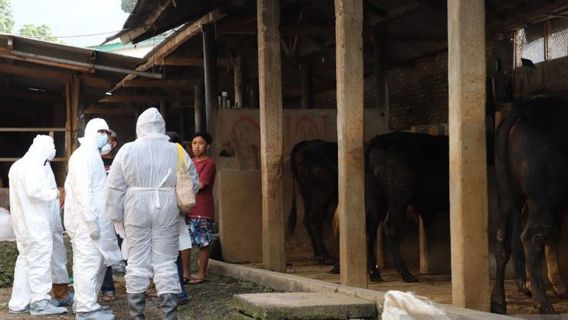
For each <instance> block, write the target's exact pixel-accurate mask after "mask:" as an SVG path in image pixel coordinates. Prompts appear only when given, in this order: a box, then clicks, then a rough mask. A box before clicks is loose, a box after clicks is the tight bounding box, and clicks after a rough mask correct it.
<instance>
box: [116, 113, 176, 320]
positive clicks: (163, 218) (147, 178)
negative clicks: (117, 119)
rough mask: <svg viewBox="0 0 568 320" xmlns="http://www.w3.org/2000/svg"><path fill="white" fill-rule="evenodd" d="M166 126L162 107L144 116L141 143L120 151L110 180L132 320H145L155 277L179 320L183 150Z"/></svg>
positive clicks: (170, 313) (168, 313)
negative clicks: (179, 177)
mask: <svg viewBox="0 0 568 320" xmlns="http://www.w3.org/2000/svg"><path fill="white" fill-rule="evenodd" d="M165 126H166V124H165V122H164V119H163V118H162V115H161V114H160V113H159V112H158V110H157V109H156V108H149V109H147V110H146V111H144V112H143V113H142V114H141V115H140V117H138V121H137V122H136V136H137V139H136V140H135V141H134V142H131V143H127V144H125V145H124V146H122V148H121V149H120V150H119V151H118V153H117V155H116V157H115V159H114V162H113V164H112V167H111V169H110V172H109V175H108V180H107V189H106V208H107V210H106V212H107V215H108V217H109V218H110V219H111V220H112V221H113V222H114V223H115V229H116V230H117V232H118V234H119V235H120V234H121V233H123V234H124V242H123V243H122V251H123V254H124V255H125V258H126V259H127V260H128V265H127V266H126V275H125V277H124V278H125V280H126V292H127V296H128V303H129V307H130V316H131V317H132V319H144V304H145V296H146V295H145V291H146V289H147V288H148V286H149V285H150V279H151V278H153V280H154V284H155V286H156V291H157V292H158V296H159V297H160V299H161V303H162V310H163V312H164V315H165V319H167V320H170V319H177V303H178V294H179V293H180V292H181V286H180V282H179V279H178V270H177V267H176V258H177V256H178V249H179V248H178V245H179V243H178V241H179V239H178V237H179V232H180V230H179V218H178V217H179V215H180V213H179V209H178V206H177V198H176V193H175V185H176V170H177V161H178V160H177V158H178V150H177V146H176V145H175V144H174V143H170V142H168V140H169V137H168V136H167V135H165V131H166V130H165ZM122 228H124V229H123V230H121V229H122Z"/></svg>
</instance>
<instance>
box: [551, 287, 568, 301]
mask: <svg viewBox="0 0 568 320" xmlns="http://www.w3.org/2000/svg"><path fill="white" fill-rule="evenodd" d="M553 289H554V295H556V297H558V298H560V299H566V298H568V291H566V288H564V289H558V290H557V289H556V288H553Z"/></svg>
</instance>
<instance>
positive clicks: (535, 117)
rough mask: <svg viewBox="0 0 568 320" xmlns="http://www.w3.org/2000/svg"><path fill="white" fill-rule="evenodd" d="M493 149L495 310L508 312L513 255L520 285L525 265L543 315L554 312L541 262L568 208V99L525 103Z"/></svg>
mask: <svg viewBox="0 0 568 320" xmlns="http://www.w3.org/2000/svg"><path fill="white" fill-rule="evenodd" d="M495 148H496V149H495V164H496V173H497V187H498V199H499V211H500V212H499V224H498V227H499V229H498V232H497V242H496V248H495V259H496V261H497V272H496V280H495V284H494V287H493V293H492V296H491V310H492V311H493V312H498V313H505V312H506V303H505V290H504V277H505V275H504V274H505V265H506V263H507V261H508V260H509V257H510V255H511V253H513V259H514V262H515V264H514V265H515V269H516V270H517V277H520V280H519V281H518V284H519V283H520V285H521V286H522V285H524V279H523V278H524V276H525V272H524V270H525V269H524V268H525V263H526V268H527V271H528V276H529V280H530V293H531V294H532V298H533V301H534V303H535V304H536V305H537V307H538V309H539V311H540V312H541V313H554V312H555V310H554V308H553V307H552V305H551V304H550V302H549V301H548V299H547V296H546V291H545V287H544V281H543V278H542V263H543V260H544V259H543V254H544V249H545V245H547V244H552V245H555V243H556V242H557V238H558V237H559V233H558V228H559V226H560V225H561V224H562V219H563V216H564V213H565V212H566V210H567V209H568V101H563V100H558V99H552V98H547V97H538V98H534V99H531V100H529V101H526V102H524V103H522V104H521V105H520V106H518V107H517V108H516V109H515V110H514V111H513V112H512V114H511V115H510V116H508V117H507V118H505V119H504V121H503V122H502V123H501V125H500V126H499V128H498V130H497V136H496V144H495ZM523 208H524V209H523ZM525 259H526V262H525Z"/></svg>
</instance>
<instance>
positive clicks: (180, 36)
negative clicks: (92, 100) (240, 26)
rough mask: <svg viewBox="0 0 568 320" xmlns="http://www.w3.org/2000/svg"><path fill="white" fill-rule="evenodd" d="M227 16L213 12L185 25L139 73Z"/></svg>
mask: <svg viewBox="0 0 568 320" xmlns="http://www.w3.org/2000/svg"><path fill="white" fill-rule="evenodd" d="M225 16H226V14H224V13H221V11H220V10H213V11H211V12H209V13H207V14H205V15H204V16H202V17H201V18H199V19H197V20H196V21H194V22H192V23H188V24H185V25H184V26H183V27H181V28H180V29H179V30H177V31H176V32H175V33H173V34H172V35H171V36H169V37H168V38H167V39H166V40H164V41H163V42H162V43H161V44H160V45H159V46H158V47H157V48H156V49H155V50H154V51H153V53H152V55H151V56H150V57H149V58H148V59H146V62H145V63H143V64H142V65H140V66H138V67H137V68H136V70H137V71H146V70H148V69H149V68H151V67H152V66H154V65H156V64H157V63H158V62H159V61H163V60H164V58H166V57H167V56H169V55H170V54H172V53H173V52H174V51H175V50H176V49H177V48H178V47H179V46H181V45H182V44H183V43H185V42H186V41H187V40H189V39H190V38H192V37H194V36H196V35H198V34H200V33H201V28H202V27H203V26H204V25H206V24H208V23H214V22H216V21H217V20H220V19H222V18H224V17H225ZM135 77H136V75H133V74H130V75H127V76H126V77H124V78H123V79H122V81H121V82H120V83H118V84H117V85H116V86H115V88H119V87H122V83H123V82H124V81H128V80H132V79H134V78H135Z"/></svg>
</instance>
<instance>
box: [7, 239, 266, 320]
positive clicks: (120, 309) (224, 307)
mask: <svg viewBox="0 0 568 320" xmlns="http://www.w3.org/2000/svg"><path fill="white" fill-rule="evenodd" d="M17 255H18V251H17V250H16V246H15V243H13V242H0V257H2V259H0V319H2V320H12V319H24V320H25V319H38V317H32V316H30V315H29V314H28V315H13V314H10V313H9V312H8V301H9V300H10V295H11V293H12V288H11V285H12V281H13V272H14V263H15V261H16V257H17ZM68 257H69V258H70V257H71V252H69V253H68ZM192 258H193V259H192V262H193V263H192V269H193V270H196V268H197V265H196V263H195V261H196V259H195V258H196V256H194V257H192ZM69 267H70V264H69ZM113 277H114V280H115V287H116V289H117V296H116V297H117V299H116V300H115V301H112V302H110V303H106V302H100V303H101V305H103V306H108V307H110V309H111V310H112V311H113V312H114V314H115V316H116V319H118V320H121V319H129V316H128V303H127V300H126V291H125V287H124V277H123V275H122V274H116V273H115V274H114V275H113ZM186 289H187V291H188V295H189V302H188V303H187V304H185V305H181V306H179V308H178V315H179V319H200V320H201V319H203V320H209V319H211V320H213V319H225V318H227V317H228V316H229V314H230V312H231V310H232V304H231V299H232V297H233V295H234V294H239V293H260V292H270V291H272V290H270V289H267V288H264V287H260V286H257V285H255V284H252V283H250V282H244V281H239V280H236V279H231V278H226V277H221V276H218V275H214V274H209V275H208V280H207V281H205V282H203V283H200V284H195V285H186ZM145 313H146V319H161V318H162V313H161V310H160V301H159V298H158V297H157V296H156V292H155V291H154V290H153V289H150V290H149V291H148V298H147V300H146V309H145ZM41 319H46V320H55V319H58V320H61V319H74V316H73V314H67V315H62V316H50V317H41Z"/></svg>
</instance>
